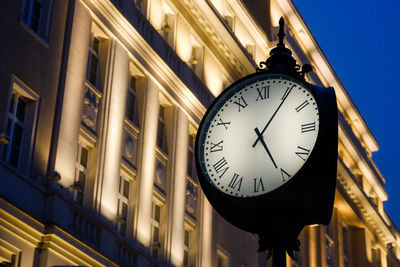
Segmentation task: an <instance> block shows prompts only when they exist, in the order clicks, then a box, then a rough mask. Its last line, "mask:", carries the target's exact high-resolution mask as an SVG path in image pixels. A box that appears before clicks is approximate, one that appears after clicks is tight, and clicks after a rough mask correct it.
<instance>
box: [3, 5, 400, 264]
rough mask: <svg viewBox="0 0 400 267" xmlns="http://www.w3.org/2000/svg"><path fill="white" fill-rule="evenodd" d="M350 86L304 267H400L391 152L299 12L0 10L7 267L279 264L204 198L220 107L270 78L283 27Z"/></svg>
mask: <svg viewBox="0 0 400 267" xmlns="http://www.w3.org/2000/svg"><path fill="white" fill-rule="evenodd" d="M281 16H283V17H284V18H285V20H286V24H287V26H286V35H287V38H286V43H287V46H288V47H289V48H290V49H291V50H292V51H293V53H294V57H295V58H296V59H297V62H298V63H299V64H301V65H302V64H305V63H310V64H312V65H313V70H314V71H313V72H312V73H309V74H308V75H307V80H308V81H310V82H311V83H315V84H319V85H321V86H325V87H328V86H332V87H334V88H335V91H336V95H337V103H338V107H339V115H338V119H339V157H338V172H337V173H338V174H337V178H338V179H337V189H336V197H335V205H334V214H333V217H332V221H331V224H330V225H329V226H323V225H313V226H308V227H306V228H305V229H304V230H303V232H302V233H301V235H300V237H299V239H300V241H301V250H300V252H296V259H295V260H292V259H290V258H288V260H287V266H290V267H295V266H296V267H305V266H310V267H349V266H353V267H363V266H371V267H378V266H381V267H395V266H400V232H399V231H398V229H397V228H396V226H395V225H394V224H393V222H392V221H391V220H390V218H389V216H388V215H387V213H386V212H385V210H384V208H383V202H384V201H386V200H387V198H388V196H387V194H386V192H385V188H384V184H385V178H384V177H383V176H382V175H381V173H380V172H379V170H378V168H377V167H376V166H375V164H374V162H373V160H372V157H371V155H372V153H373V152H375V151H377V150H378V144H377V142H376V140H375V138H374V136H373V134H372V133H371V131H370V130H369V128H368V126H367V125H366V123H365V122H364V120H363V118H362V116H361V114H360V113H359V112H358V110H357V108H356V107H355V105H354V103H353V102H352V100H351V99H350V97H349V96H348V94H347V92H346V89H345V88H344V87H343V85H342V84H341V82H340V80H339V77H337V75H336V74H335V72H334V71H333V69H332V67H331V66H330V65H329V62H328V61H327V59H326V57H325V56H324V54H323V52H322V50H321V49H320V47H319V46H318V44H317V42H316V40H315V39H314V37H313V35H312V33H311V32H310V30H309V29H308V28H307V26H306V25H305V23H304V21H303V20H302V18H301V15H300V14H299V12H298V11H297V9H296V7H295V6H294V4H293V2H292V1H291V0H265V1H245V0H65V1H57V0H16V1H8V2H7V4H5V5H3V7H2V8H1V10H0V33H1V36H2V42H1V44H0V47H1V49H0V58H1V59H2V62H1V63H0V88H1V89H0V143H1V144H0V158H1V160H0V266H61V265H62V266H74V265H80V266H193V267H210V266H215V267H228V266H229V267H243V266H246V267H252V266H270V265H271V262H270V261H269V262H266V260H265V257H266V255H265V253H256V251H257V248H258V244H257V242H258V238H257V236H255V235H253V234H250V233H247V232H244V231H241V230H239V229H237V228H235V227H234V226H232V225H230V224H229V223H228V222H226V221H225V220H224V219H222V217H220V216H219V215H218V214H217V213H216V212H215V211H214V210H213V208H212V207H211V205H210V204H209V202H208V201H207V199H206V198H205V196H204V195H203V193H202V191H201V188H200V187H199V184H198V181H197V178H196V171H195V164H194V150H193V149H194V148H193V146H194V140H195V136H196V131H197V127H198V125H199V123H200V120H201V118H202V116H203V115H204V113H205V111H206V108H207V107H208V106H209V105H210V103H211V102H212V101H213V99H214V98H215V96H217V95H218V94H219V93H220V92H222V90H223V89H224V88H225V87H226V86H228V85H229V84H230V83H232V82H233V81H235V80H237V79H239V78H241V77H243V76H245V75H247V74H250V73H254V72H255V70H256V68H257V64H258V63H259V62H260V61H264V60H265V59H266V58H267V57H268V54H269V51H270V50H271V49H272V48H273V47H275V45H276V43H277V40H276V32H277V28H278V27H277V26H278V20H279V18H280V17H281Z"/></svg>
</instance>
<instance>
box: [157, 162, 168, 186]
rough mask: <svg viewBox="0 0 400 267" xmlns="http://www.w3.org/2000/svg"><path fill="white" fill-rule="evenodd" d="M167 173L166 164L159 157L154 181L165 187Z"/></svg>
mask: <svg viewBox="0 0 400 267" xmlns="http://www.w3.org/2000/svg"><path fill="white" fill-rule="evenodd" d="M165 173H166V172H165V165H164V164H163V163H162V162H161V161H160V160H158V159H157V160H156V169H155V178H154V182H155V183H156V184H157V185H158V186H160V188H162V189H164V185H165Z"/></svg>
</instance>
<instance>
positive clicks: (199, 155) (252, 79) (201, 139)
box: [195, 72, 320, 199]
mask: <svg viewBox="0 0 400 267" xmlns="http://www.w3.org/2000/svg"><path fill="white" fill-rule="evenodd" d="M277 78H278V79H282V81H288V82H294V83H297V84H299V85H301V86H302V87H304V88H306V89H307V90H308V92H310V93H311V94H312V96H313V98H314V99H315V102H316V105H317V108H318V112H319V104H318V101H317V99H316V97H315V94H314V89H313V88H312V87H310V86H308V85H307V83H304V82H302V81H300V80H299V79H296V78H294V77H292V76H289V75H286V74H281V73H265V72H262V73H254V74H251V75H248V76H246V77H243V78H242V79H239V80H237V81H236V82H234V83H233V84H231V85H230V86H228V87H227V88H226V89H225V90H224V91H223V92H222V93H221V94H220V95H218V97H217V98H216V99H215V100H214V101H213V102H212V104H211V105H210V107H209V108H208V109H207V112H206V113H205V115H204V116H203V119H202V121H201V123H200V125H199V128H198V134H197V136H196V141H195V148H196V149H195V157H196V168H197V170H201V171H200V173H199V171H198V175H201V178H204V179H205V180H206V181H207V182H208V183H209V184H210V185H211V186H212V187H213V188H214V189H216V190H217V192H219V193H221V194H223V195H224V196H226V197H232V198H234V199H248V198H251V199H256V198H264V197H265V196H266V195H268V194H270V193H272V192H274V191H275V190H277V189H279V188H281V187H283V186H285V185H286V184H287V183H289V182H290V181H291V180H293V179H294V178H295V177H296V175H297V173H299V172H300V171H301V169H302V168H304V166H305V165H306V164H307V162H308V160H309V158H311V156H312V154H313V152H314V147H315V146H316V145H317V141H318V138H319V132H320V131H319V128H320V127H319V126H318V127H317V137H316V141H315V144H314V146H313V148H312V150H311V153H310V155H309V156H308V158H307V159H306V161H305V162H304V164H303V165H302V166H301V167H300V169H299V170H298V171H297V172H296V173H295V174H293V175H292V177H291V178H290V179H289V180H288V181H287V182H285V183H283V184H282V185H280V186H279V187H277V188H276V189H274V190H272V191H269V192H266V193H264V194H259V195H256V196H243V197H242V196H234V195H230V194H226V193H224V192H223V191H221V190H220V188H218V187H217V186H216V185H214V183H213V182H212V179H211V177H209V176H208V175H207V174H205V173H207V168H206V166H205V164H206V163H205V161H204V158H203V151H204V147H205V138H206V135H207V134H206V131H205V129H209V126H210V124H211V123H212V120H213V119H214V118H215V115H216V113H218V112H219V109H216V106H218V105H219V104H220V102H221V101H224V99H230V98H231V97H232V96H233V95H234V94H235V93H236V92H238V91H240V90H242V89H243V88H245V87H246V86H247V85H251V84H254V83H256V82H257V81H266V80H269V79H277ZM222 106H223V104H222V105H220V108H221V107H222Z"/></svg>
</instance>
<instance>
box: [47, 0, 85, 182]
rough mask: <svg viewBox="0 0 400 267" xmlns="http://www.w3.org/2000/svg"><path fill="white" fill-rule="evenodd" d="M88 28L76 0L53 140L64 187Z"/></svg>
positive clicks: (72, 154)
mask: <svg viewBox="0 0 400 267" xmlns="http://www.w3.org/2000/svg"><path fill="white" fill-rule="evenodd" d="M90 29H91V16H90V13H89V12H88V10H87V9H86V8H85V7H84V6H83V5H82V3H81V1H75V8H74V20H73V25H72V32H71V43H70V48H69V55H68V67H67V75H66V81H65V90H64V97H63V106H62V113H61V123H60V132H59V138H58V143H57V144H55V145H56V146H57V152H56V156H55V157H56V158H55V170H56V171H57V172H59V173H60V175H61V180H60V183H61V184H62V185H63V186H65V187H68V186H70V185H71V184H72V183H73V182H74V178H75V177H74V176H75V160H76V151H77V148H78V137H79V127H80V124H81V114H82V99H83V95H84V91H85V90H84V82H85V79H86V67H87V58H88V51H89V41H90Z"/></svg>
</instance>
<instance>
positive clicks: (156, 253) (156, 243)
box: [150, 200, 163, 259]
mask: <svg viewBox="0 0 400 267" xmlns="http://www.w3.org/2000/svg"><path fill="white" fill-rule="evenodd" d="M151 205H152V206H151V218H150V224H151V235H150V238H151V240H150V250H151V255H152V257H154V258H155V259H160V257H161V255H160V253H161V250H162V243H161V224H162V219H161V217H162V208H163V207H162V205H161V204H160V203H158V202H156V201H154V200H153V201H152V204H151ZM156 208H158V209H159V214H158V216H159V217H158V220H157V218H156V216H155V215H156ZM155 229H157V240H155V236H154V234H155Z"/></svg>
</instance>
